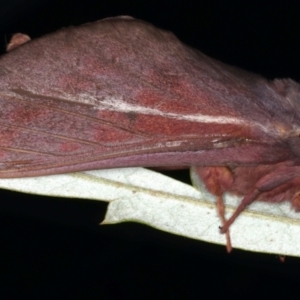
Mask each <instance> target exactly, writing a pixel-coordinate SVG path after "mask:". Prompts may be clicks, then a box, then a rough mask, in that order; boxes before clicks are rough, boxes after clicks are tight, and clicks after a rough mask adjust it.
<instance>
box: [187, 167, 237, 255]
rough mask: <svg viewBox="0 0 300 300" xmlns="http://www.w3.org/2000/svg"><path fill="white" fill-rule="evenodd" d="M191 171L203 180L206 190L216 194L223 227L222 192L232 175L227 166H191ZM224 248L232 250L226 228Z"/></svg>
mask: <svg viewBox="0 0 300 300" xmlns="http://www.w3.org/2000/svg"><path fill="white" fill-rule="evenodd" d="M192 171H193V172H194V174H196V175H197V176H198V177H199V178H201V179H202V180H203V182H204V183H205V186H206V188H207V190H208V191H209V192H210V193H212V194H214V195H216V196H217V210H218V214H219V216H220V219H221V221H222V225H223V227H224V226H225V225H226V224H227V222H228V221H227V220H226V218H225V205H224V202H223V194H224V192H226V191H227V190H228V189H229V188H230V186H231V185H232V183H233V175H232V173H231V171H230V170H229V169H228V168H227V167H193V168H192ZM224 233H226V249H227V252H228V253H230V252H231V250H232V246H231V239H230V233H229V230H226V232H224Z"/></svg>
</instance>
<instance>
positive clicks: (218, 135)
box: [0, 17, 300, 250]
mask: <svg viewBox="0 0 300 300" xmlns="http://www.w3.org/2000/svg"><path fill="white" fill-rule="evenodd" d="M21 40H22V39H21ZM25 40H26V39H25ZM27 40H28V39H27ZM27 40H26V41H27ZM15 43H17V44H18V42H16V40H15ZM19 44H22V42H20V43H19ZM13 48H15V45H14V47H13ZM299 95H300V86H299V84H298V83H296V82H294V81H292V80H290V79H284V80H274V81H268V80H266V79H264V78H262V77H260V76H258V75H255V74H251V73H248V72H245V71H242V70H239V69H237V68H234V67H231V66H227V65H225V64H223V63H221V62H218V61H216V60H214V59H211V58H209V57H207V56H206V55H204V54H202V53H201V52H199V51H198V50H195V49H192V48H190V47H188V46H186V45H184V44H182V43H181V42H180V41H179V40H178V39H177V38H176V37H175V36H174V35H173V34H171V33H169V32H166V31H164V30H161V29H157V28H156V27H154V26H152V25H150V24H148V23H146V22H143V21H139V20H135V19H133V18H130V17H118V18H108V19H104V20H102V21H98V22H95V23H89V24H85V25H82V26H79V27H69V28H66V29H62V30H60V31H58V32H55V33H53V34H49V35H46V36H44V37H41V38H39V39H36V40H33V41H27V42H26V43H25V44H23V45H21V46H19V47H17V48H16V49H14V50H12V51H10V52H9V53H7V54H5V55H3V56H2V57H1V58H0V105H1V109H0V121H1V127H0V177H1V178H9V177H25V176H39V175H46V174H57V173H66V172H74V171H80V170H90V169H99V168H116V167H129V166H145V167H157V166H159V167H161V166H165V167H172V168H175V167H190V166H193V171H194V172H196V173H197V174H198V175H199V176H200V177H201V178H202V179H203V180H204V182H205V184H206V187H207V189H208V190H209V191H210V192H212V193H213V194H215V195H216V196H217V197H218V199H219V200H218V208H219V213H220V216H221V218H222V220H223V227H222V229H221V232H222V233H227V234H228V228H229V226H230V225H231V224H232V222H233V221H234V220H235V219H236V217H237V216H238V215H239V214H240V213H241V212H242V211H243V210H244V209H245V207H246V206H247V205H249V204H250V203H251V202H253V201H256V200H263V201H270V202H280V201H283V200H290V201H291V203H292V206H293V207H294V208H295V209H300V194H299V193H300V175H299V174H300V138H299V134H300V99H299ZM225 192H230V193H233V194H238V195H241V196H243V199H242V201H241V203H240V205H239V206H238V208H237V210H236V211H235V213H234V214H233V215H232V217H231V218H230V219H229V220H226V219H225V218H224V212H223V205H222V196H223V194H224V193H225ZM227 237H228V250H230V249H231V248H230V247H231V246H230V241H229V235H228V236H227Z"/></svg>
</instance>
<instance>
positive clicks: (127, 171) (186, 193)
mask: <svg viewBox="0 0 300 300" xmlns="http://www.w3.org/2000/svg"><path fill="white" fill-rule="evenodd" d="M0 187H2V188H5V189H10V190H15V191H21V192H27V193H34V194H40V195H49V196H61V197H76V198H85V199H94V200H102V201H108V202H110V203H109V206H108V211H107V214H106V216H105V220H104V221H103V223H102V224H114V223H119V222H124V221H136V222H141V223H144V224H148V225H150V226H152V227H155V228H157V229H160V230H164V231H167V232H171V233H174V234H179V235H183V236H186V237H191V238H194V239H199V240H202V241H207V242H211V243H217V244H225V237H224V235H222V234H220V233H219V229H218V227H219V226H220V220H219V218H218V216H217V213H216V209H215V205H214V197H213V196H211V195H210V194H208V193H207V192H205V191H204V190H203V192H199V191H197V190H196V189H195V188H193V187H192V186H189V185H187V184H184V183H181V182H178V181H176V180H174V179H171V178H169V177H166V176H164V175H161V174H159V173H156V172H153V171H150V170H147V169H143V168H124V169H111V170H99V171H88V172H81V173H72V174H63V175H54V176H43V177H34V178H21V179H1V180H0ZM237 203H238V199H237V198H234V197H229V196H227V197H226V205H227V213H228V215H230V214H231V213H232V212H233V208H234V207H235V206H236V204H237ZM230 232H231V239H232V244H233V248H240V249H245V250H251V251H259V252H268V253H275V254H279V255H293V256H300V244H299V243H298V239H299V236H300V214H298V213H295V212H293V211H291V209H290V207H289V204H288V203H283V204H280V205H277V204H276V205H275V204H267V203H262V202H256V203H254V204H253V205H251V209H248V210H247V211H246V212H244V213H243V214H242V215H241V216H240V217H239V218H238V219H237V220H236V221H235V222H234V224H233V225H232V226H231V227H230Z"/></svg>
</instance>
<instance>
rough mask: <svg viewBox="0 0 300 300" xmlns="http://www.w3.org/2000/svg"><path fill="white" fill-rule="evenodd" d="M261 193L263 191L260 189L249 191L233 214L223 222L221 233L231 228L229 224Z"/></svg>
mask: <svg viewBox="0 0 300 300" xmlns="http://www.w3.org/2000/svg"><path fill="white" fill-rule="evenodd" d="M260 194H261V192H260V191H259V190H258V189H254V190H252V191H251V192H250V193H248V194H247V195H246V196H245V197H244V198H243V200H242V202H241V203H240V205H239V206H238V207H237V209H236V210H235V212H234V213H233V214H232V216H231V217H230V218H229V219H228V220H227V221H226V222H225V223H224V224H223V227H222V228H221V233H227V232H228V230H229V226H230V225H231V224H232V223H233V222H234V221H235V219H236V218H237V217H238V216H239V215H240V213H242V212H243V210H244V209H245V208H246V207H247V206H248V205H249V204H251V203H252V202H254V201H255V200H256V199H257V197H258V196H259V195H260Z"/></svg>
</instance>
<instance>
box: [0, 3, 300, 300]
mask: <svg viewBox="0 0 300 300" xmlns="http://www.w3.org/2000/svg"><path fill="white" fill-rule="evenodd" d="M117 15H131V16H133V17H135V18H140V19H144V20H146V21H149V22H151V23H153V24H155V25H156V26H158V27H161V28H164V29H168V30H170V31H172V32H174V33H175V34H176V35H177V36H178V37H179V39H181V40H182V41H183V42H185V43H186V44H189V45H191V46H193V47H195V48H198V49H200V50H201V51H203V52H204V53H206V54H208V55H209V56H212V57H215V58H217V59H219V60H221V61H223V62H226V63H228V64H233V65H236V66H239V67H241V68H244V69H247V70H249V71H253V72H256V73H260V74H262V75H264V76H266V77H268V78H274V77H291V78H293V79H295V80H297V81H299V79H300V68H299V67H300V55H299V54H300V43H299V33H300V2H299V1H245V0H243V1H197V2H195V3H194V2H193V1H190V0H185V1H146V0H144V1H126V2H125V1H124V2H117V1H93V0H77V1H63V0H60V1H58V0H48V1H46V0H40V1H38V0H10V1H6V3H1V4H0V47H1V52H2V53H3V52H4V49H5V45H6V43H7V42H8V41H9V39H10V37H11V35H12V34H13V33H16V32H23V33H26V34H28V35H30V36H31V37H32V38H35V37H39V36H41V35H43V34H46V33H49V32H52V31H55V30H58V29H60V28H61V27H65V26H69V25H79V24H82V23H85V22H91V21H95V20H98V19H102V18H105V17H109V16H117ZM174 176H183V178H184V180H187V179H186V176H187V173H184V172H175V173H174ZM0 192H1V202H0V276H1V278H0V285H1V288H0V298H1V299H24V298H26V297H30V298H31V299H62V298H64V299H198V298H204V297H205V298H206V297H209V298H210V297H212V296H214V295H217V296H219V297H226V296H228V297H230V298H237V297H244V298H247V297H249V298H250V297H255V296H261V297H264V296H267V295H268V296H269V297H270V296H274V295H276V296H277V297H278V298H279V297H289V296H297V294H298V290H299V289H298V286H299V275H300V259H299V258H293V257H287V258H286V261H285V263H280V261H279V259H278V257H277V256H276V255H267V254H259V253H252V252H247V251H241V250H237V249H234V251H233V252H232V253H231V254H230V255H228V254H227V253H226V251H225V247H223V246H218V245H211V244H208V243H204V242H200V241H194V240H191V239H188V238H184V237H179V236H174V235H171V234H167V233H164V232H160V231H157V230H154V229H152V228H150V227H147V226H143V225H140V224H134V223H126V224H120V225H114V226H101V227H100V226H98V223H99V222H100V221H101V220H102V219H103V217H104V214H105V209H106V203H104V202H95V201H86V200H84V201H80V200H71V199H58V198H51V197H41V196H33V195H26V194H21V193H13V192H9V191H4V190H1V191H0ZM216 230H218V229H217V228H216ZM299 243H300V237H299ZM233 244H234V241H233ZM2 294H3V295H2Z"/></svg>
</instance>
